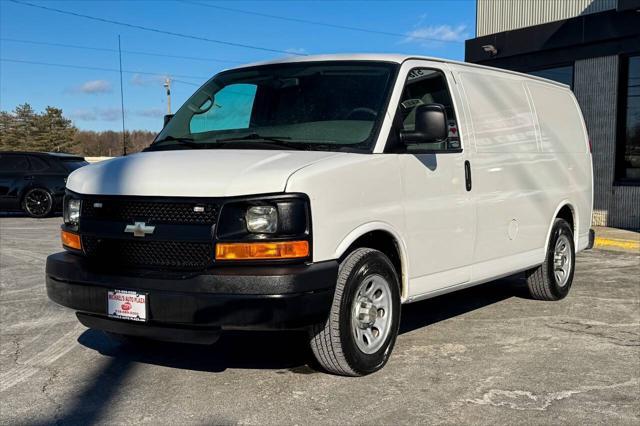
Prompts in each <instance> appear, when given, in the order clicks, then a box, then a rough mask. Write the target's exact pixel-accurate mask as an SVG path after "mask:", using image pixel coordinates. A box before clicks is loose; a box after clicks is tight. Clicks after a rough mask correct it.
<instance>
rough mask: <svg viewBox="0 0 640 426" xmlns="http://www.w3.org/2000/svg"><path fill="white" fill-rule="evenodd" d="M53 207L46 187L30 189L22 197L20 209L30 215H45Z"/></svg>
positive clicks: (51, 198)
mask: <svg viewBox="0 0 640 426" xmlns="http://www.w3.org/2000/svg"><path fill="white" fill-rule="evenodd" d="M52 208H53V197H52V196H51V193H49V191H47V190H46V189H42V188H33V189H30V190H29V191H28V192H27V193H26V194H25V196H24V198H23V199H22V209H23V210H24V211H25V213H27V214H28V215H29V216H31V217H38V218H39V217H46V216H48V215H49V214H50V213H51V209H52Z"/></svg>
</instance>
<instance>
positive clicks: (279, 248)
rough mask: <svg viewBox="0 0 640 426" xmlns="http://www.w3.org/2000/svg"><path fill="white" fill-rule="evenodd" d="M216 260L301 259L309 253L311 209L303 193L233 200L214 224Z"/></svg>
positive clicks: (225, 206) (226, 204)
mask: <svg viewBox="0 0 640 426" xmlns="http://www.w3.org/2000/svg"><path fill="white" fill-rule="evenodd" d="M214 238H215V242H216V247H215V259H216V260H220V261H239V260H264V261H269V260H278V261H279V260H290V261H297V262H300V261H303V260H305V259H308V258H309V257H310V256H311V211H310V206H309V198H308V197H307V196H306V195H304V194H281V195H271V196H255V197H247V198H245V199H235V200H232V201H229V202H227V203H225V204H224V205H223V206H222V210H221V211H220V214H219V216H218V221H217V223H216V226H215V236H214Z"/></svg>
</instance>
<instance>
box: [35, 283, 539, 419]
mask: <svg viewBox="0 0 640 426" xmlns="http://www.w3.org/2000/svg"><path fill="white" fill-rule="evenodd" d="M511 297H520V298H528V293H527V290H526V285H525V283H524V281H523V279H522V278H521V277H519V276H514V277H509V278H506V279H502V280H498V281H493V282H490V283H488V284H484V285H482V286H478V287H474V288H470V289H466V290H462V291H458V292H455V293H451V294H447V295H443V296H439V297H436V298H433V299H429V300H426V301H422V302H416V303H412V304H409V305H405V306H404V307H403V312H402V321H401V324H400V333H401V334H402V333H407V332H410V331H413V330H416V329H419V328H423V327H426V326H429V325H431V324H435V323H437V322H440V321H443V320H446V319H449V318H454V317H456V316H458V315H462V314H465V313H467V312H471V311H474V310H476V309H480V308H483V307H485V306H488V305H492V304H494V303H498V302H500V301H503V300H506V299H509V298H511ZM78 342H79V343H80V344H82V345H83V346H85V347H87V348H90V349H93V350H95V351H97V352H99V353H100V354H103V355H105V356H107V357H111V359H110V360H109V361H108V363H107V364H106V366H104V367H103V368H101V369H100V371H98V372H97V373H96V374H95V375H94V377H93V378H90V379H89V380H88V381H87V382H86V383H87V384H86V386H85V387H84V388H81V389H79V390H78V392H77V393H76V394H75V395H74V397H73V400H72V402H71V403H70V404H69V405H66V406H65V407H64V408H62V409H61V410H60V411H59V412H58V413H57V415H56V416H55V418H54V419H51V420H49V421H47V422H46V424H51V423H55V424H77V423H82V424H92V423H95V422H97V421H99V420H100V418H101V417H102V415H103V412H104V411H105V410H106V409H107V408H108V407H110V406H111V402H112V400H113V399H114V397H115V395H117V393H118V389H119V388H120V386H121V385H122V383H123V382H125V381H126V379H127V376H128V375H129V374H130V373H131V372H132V371H133V370H134V369H135V368H136V366H137V365H138V364H140V363H143V364H152V365H159V366H163V367H170V368H178V369H183V370H193V371H203V372H210V373H219V372H223V371H225V370H226V369H228V368H251V369H272V370H275V373H276V374H285V373H287V370H288V371H289V372H293V373H297V374H313V373H317V372H318V370H317V369H316V368H315V367H311V366H313V365H314V364H313V363H312V362H311V359H312V356H311V351H310V349H309V348H308V345H307V339H306V335H305V334H304V333H300V332H242V333H229V334H224V335H223V336H222V337H221V338H220V340H219V341H218V342H217V343H216V344H215V345H211V346H200V345H188V344H177V343H164V342H151V341H143V343H142V344H136V345H123V344H119V343H116V342H115V341H113V340H112V339H110V338H109V337H108V336H107V335H105V334H104V333H102V332H100V331H96V330H87V331H85V332H84V333H83V334H82V335H81V336H80V337H79V338H78ZM43 424H45V423H43Z"/></svg>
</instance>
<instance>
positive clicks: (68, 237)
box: [60, 231, 82, 250]
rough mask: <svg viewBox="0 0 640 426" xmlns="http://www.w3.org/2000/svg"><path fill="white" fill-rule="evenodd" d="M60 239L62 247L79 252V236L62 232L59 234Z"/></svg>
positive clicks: (80, 247) (80, 246)
mask: <svg viewBox="0 0 640 426" xmlns="http://www.w3.org/2000/svg"><path fill="white" fill-rule="evenodd" d="M60 239H61V240H62V246H63V247H67V248H71V249H75V250H81V249H82V245H81V244H80V235H78V234H74V233H72V232H67V231H62V232H60Z"/></svg>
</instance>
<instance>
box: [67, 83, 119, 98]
mask: <svg viewBox="0 0 640 426" xmlns="http://www.w3.org/2000/svg"><path fill="white" fill-rule="evenodd" d="M69 92H71V93H84V94H88V95H97V94H101V93H111V92H112V88H111V83H110V82H108V81H107V80H89V81H85V82H84V83H82V84H80V85H78V86H75V87H72V88H71V89H70V90H69Z"/></svg>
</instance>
